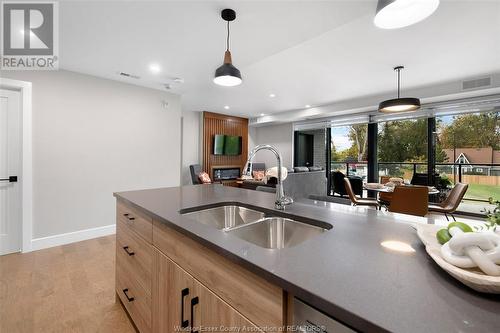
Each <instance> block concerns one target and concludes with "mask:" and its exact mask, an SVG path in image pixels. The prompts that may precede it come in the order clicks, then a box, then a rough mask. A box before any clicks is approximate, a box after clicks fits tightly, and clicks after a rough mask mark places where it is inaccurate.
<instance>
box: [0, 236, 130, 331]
mask: <svg viewBox="0 0 500 333" xmlns="http://www.w3.org/2000/svg"><path fill="white" fill-rule="evenodd" d="M114 286H115V236H114V235H113V236H107V237H101V238H96V239H92V240H88V241H83V242H79V243H73V244H68V245H63V246H58V247H54V248H50V249H46V250H41V251H35V252H31V253H26V254H10V255H6V256H0V333H16V332H23V333H25V332H26V333H29V332H65V333H66V332H106V333H107V332H120V333H127V332H135V330H134V328H133V326H132V324H131V323H130V321H129V319H128V317H127V315H126V313H125V311H124V310H123V308H122V306H121V305H120V303H119V301H116V302H115V292H114Z"/></svg>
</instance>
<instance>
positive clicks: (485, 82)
mask: <svg viewBox="0 0 500 333" xmlns="http://www.w3.org/2000/svg"><path fill="white" fill-rule="evenodd" d="M490 86H491V77H483V78H480V79H473V80H466V81H462V90H472V89H481V88H486V87H490Z"/></svg>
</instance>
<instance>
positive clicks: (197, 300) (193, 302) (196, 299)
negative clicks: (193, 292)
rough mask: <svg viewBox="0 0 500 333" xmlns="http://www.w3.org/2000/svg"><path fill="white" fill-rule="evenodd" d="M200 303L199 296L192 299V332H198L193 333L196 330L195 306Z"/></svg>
mask: <svg viewBox="0 0 500 333" xmlns="http://www.w3.org/2000/svg"><path fill="white" fill-rule="evenodd" d="M199 302H200V299H199V298H198V296H196V297H194V298H192V299H191V332H192V333H198V331H193V328H194V306H195V305H196V304H198V303H199Z"/></svg>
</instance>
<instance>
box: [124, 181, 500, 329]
mask: <svg viewBox="0 0 500 333" xmlns="http://www.w3.org/2000/svg"><path fill="white" fill-rule="evenodd" d="M115 196H116V197H117V198H119V199H121V200H124V201H126V202H128V203H131V204H133V205H135V206H137V207H139V208H141V209H142V210H143V211H145V212H146V213H147V214H149V215H150V216H152V217H153V218H155V219H157V220H159V221H161V222H163V223H168V224H169V225H170V226H172V227H174V228H176V229H177V230H179V231H180V232H182V233H184V234H186V235H188V236H190V237H192V238H193V239H195V240H197V241H199V242H201V243H203V244H204V245H206V246H209V247H210V248H212V249H213V250H215V251H217V252H218V253H220V254H221V255H224V256H225V257H227V258H229V259H230V260H233V261H235V262H236V263H238V264H240V265H242V266H244V267H245V268H247V269H249V270H251V271H254V272H256V273H257V274H259V275H260V276H263V277H264V278H266V279H267V280H269V281H272V282H273V283H275V284H277V285H279V286H281V287H282V288H283V289H285V290H287V291H289V292H290V293H292V294H294V295H296V296H297V297H299V298H301V299H303V300H304V301H306V302H308V303H310V304H311V305H313V306H315V307H316V308H318V309H320V310H321V311H323V312H325V313H327V314H329V315H330V316H332V317H333V318H335V319H337V320H339V321H342V322H344V323H346V324H347V325H349V326H351V327H353V328H354V329H357V330H360V331H367V332H375V331H392V332H427V333H432V332H440V333H441V332H443V333H444V332H474V333H478V332H498V330H499V328H500V295H486V294H480V293H477V292H475V291H473V290H471V289H469V288H467V287H466V286H464V285H462V284H461V283H459V282H457V281H456V280H455V279H454V278H452V277H451V276H449V275H448V274H447V273H445V272H444V271H442V270H441V269H440V268H439V267H438V266H437V265H436V264H435V263H434V262H433V261H432V259H431V258H430V257H429V256H428V255H427V253H426V252H425V249H424V246H423V245H422V244H421V242H420V241H419V239H418V237H417V235H416V232H415V230H414V229H413V228H412V226H411V225H412V223H434V221H433V220H430V219H427V218H420V217H413V216H409V215H402V214H392V213H387V212H383V211H382V212H381V211H376V210H374V209H367V208H361V207H359V208H358V207H350V206H345V205H339V204H333V203H325V202H316V201H312V200H302V201H300V202H296V203H294V204H293V205H291V206H289V207H287V208H286V211H285V212H284V213H285V214H291V215H295V216H300V217H302V218H303V219H307V220H316V221H324V222H327V223H329V224H331V225H332V226H333V228H332V229H331V230H329V231H327V232H324V233H322V234H320V235H318V236H317V237H315V238H313V239H309V240H307V241H305V242H303V243H301V244H298V245H297V246H294V247H291V248H285V249H280V250H270V249H264V248H261V247H258V246H256V245H253V244H251V243H248V242H245V241H243V240H241V239H239V238H236V237H234V236H231V235H230V234H229V233H225V232H223V231H220V230H217V229H215V228H214V227H211V226H208V225H204V224H201V223H198V222H195V221H194V220H191V219H189V218H188V217H187V216H183V215H181V214H180V213H179V210H181V209H184V208H191V207H196V206H201V205H204V206H205V205H208V206H210V205H218V204H220V203H221V202H235V203H242V204H244V205H249V206H253V207H256V208H258V209H259V208H260V210H263V211H266V212H272V213H273V214H277V215H279V214H283V211H276V210H275V209H274V195H273V194H269V193H264V192H257V191H251V190H244V189H238V188H232V187H225V186H220V185H213V186H211V185H202V186H201V185H198V186H185V187H173V188H161V189H151V190H140V191H130V192H120V193H115ZM387 240H395V241H400V242H404V243H406V244H409V245H410V246H411V247H413V249H415V252H412V253H402V252H397V251H393V250H388V249H386V248H384V247H383V246H381V242H383V241H387Z"/></svg>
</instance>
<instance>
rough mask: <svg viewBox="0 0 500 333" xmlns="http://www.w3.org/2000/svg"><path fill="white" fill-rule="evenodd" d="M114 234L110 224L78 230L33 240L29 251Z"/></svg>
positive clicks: (114, 227) (113, 225)
mask: <svg viewBox="0 0 500 333" xmlns="http://www.w3.org/2000/svg"><path fill="white" fill-rule="evenodd" d="M115 233H116V225H115V224H110V225H106V226H103V227H97V228H91V229H85V230H79V231H73V232H68V233H65V234H59V235H54V236H48V237H41V238H35V239H32V240H31V250H32V251H36V250H41V249H46V248H49V247H53V246H59V245H64V244H70V243H75V242H80V241H84V240H87V239H92V238H97V237H102V236H108V235H113V234H115Z"/></svg>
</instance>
